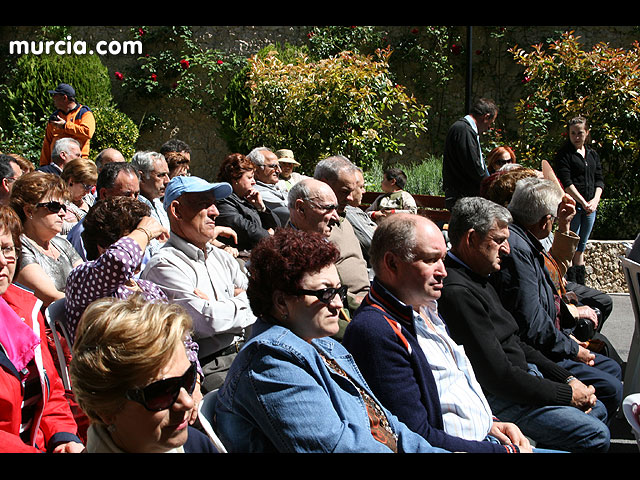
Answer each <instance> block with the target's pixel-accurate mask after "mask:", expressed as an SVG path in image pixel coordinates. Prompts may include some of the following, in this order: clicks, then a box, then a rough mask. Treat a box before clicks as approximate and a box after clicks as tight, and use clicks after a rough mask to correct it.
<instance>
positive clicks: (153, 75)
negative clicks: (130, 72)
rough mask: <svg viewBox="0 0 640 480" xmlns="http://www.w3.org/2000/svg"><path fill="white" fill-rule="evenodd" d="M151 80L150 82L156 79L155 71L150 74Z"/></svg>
mask: <svg viewBox="0 0 640 480" xmlns="http://www.w3.org/2000/svg"><path fill="white" fill-rule="evenodd" d="M151 81H152V82H157V81H158V76H157V75H156V74H155V73H152V74H151Z"/></svg>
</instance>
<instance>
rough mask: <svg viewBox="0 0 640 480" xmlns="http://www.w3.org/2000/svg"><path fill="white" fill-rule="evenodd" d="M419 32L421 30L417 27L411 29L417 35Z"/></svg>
mask: <svg viewBox="0 0 640 480" xmlns="http://www.w3.org/2000/svg"><path fill="white" fill-rule="evenodd" d="M418 32H419V30H418V29H417V28H414V29H412V30H411V33H413V34H415V35H417V34H418Z"/></svg>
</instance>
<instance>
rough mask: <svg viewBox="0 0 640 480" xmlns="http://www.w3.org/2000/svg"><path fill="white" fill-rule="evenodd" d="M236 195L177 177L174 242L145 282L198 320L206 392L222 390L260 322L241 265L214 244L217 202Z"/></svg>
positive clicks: (168, 192)
mask: <svg viewBox="0 0 640 480" xmlns="http://www.w3.org/2000/svg"><path fill="white" fill-rule="evenodd" d="M231 192H232V190H231V185H229V184H228V183H224V182H223V183H209V182H207V181H206V180H203V179H201V178H198V177H186V176H177V177H174V178H172V179H171V181H170V182H169V183H168V184H167V187H166V189H165V193H164V208H165V210H166V211H167V215H168V217H169V225H170V235H169V240H168V241H167V242H166V243H165V244H164V246H163V247H162V248H160V249H159V250H158V251H157V252H156V253H155V254H154V255H153V256H152V257H151V259H150V260H149V263H147V265H146V266H145V268H144V270H143V271H142V273H141V278H143V279H146V280H149V281H152V282H154V283H155V284H157V285H158V286H159V287H160V288H162V290H163V291H164V292H165V294H166V295H167V297H168V298H169V300H170V301H171V302H175V303H178V304H180V305H182V306H183V307H184V308H185V309H186V311H187V312H188V313H189V314H190V315H191V317H192V319H193V328H194V335H193V336H194V340H195V341H196V342H197V343H198V345H199V360H200V365H201V366H202V370H203V372H204V374H205V379H204V381H203V384H202V390H203V392H208V391H211V390H214V389H216V388H218V387H219V386H220V385H222V383H223V382H224V378H225V376H226V373H227V370H228V368H229V366H230V365H231V362H232V361H233V359H234V358H235V356H236V354H237V352H238V350H239V349H240V347H241V345H242V343H243V342H244V338H245V334H246V333H247V329H248V328H249V327H251V325H252V324H253V323H254V322H255V316H254V314H253V312H252V311H251V308H250V306H249V300H248V298H247V294H246V291H245V290H246V288H247V283H248V281H247V277H246V275H245V273H244V271H243V270H242V269H241V267H240V264H239V263H238V261H237V260H236V259H235V258H234V257H233V256H232V255H231V254H229V253H227V252H225V251H224V250H222V249H220V248H217V247H215V246H213V245H212V244H211V240H213V239H214V238H215V237H216V234H217V231H218V230H217V229H216V222H215V219H216V217H217V216H218V214H219V212H218V209H217V207H216V201H217V200H219V199H221V198H225V197H227V196H228V195H230V194H231Z"/></svg>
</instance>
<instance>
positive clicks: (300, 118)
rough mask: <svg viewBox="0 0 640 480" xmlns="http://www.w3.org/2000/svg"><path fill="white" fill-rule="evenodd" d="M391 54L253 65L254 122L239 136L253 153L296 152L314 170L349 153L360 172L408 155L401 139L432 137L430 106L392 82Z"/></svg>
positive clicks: (273, 56) (271, 59) (275, 59)
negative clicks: (388, 157) (267, 149)
mask: <svg viewBox="0 0 640 480" xmlns="http://www.w3.org/2000/svg"><path fill="white" fill-rule="evenodd" d="M390 54H391V52H390V51H389V50H378V51H377V52H376V54H375V55H371V56H366V55H360V54H355V53H352V52H342V53H340V54H339V55H335V56H332V57H329V58H326V59H321V60H318V61H315V62H314V61H311V60H310V59H309V57H308V56H306V55H304V54H300V56H299V57H298V58H297V59H296V60H294V61H292V60H289V61H288V62H287V63H285V62H283V61H282V60H281V59H280V58H279V56H278V54H277V52H275V51H273V52H271V53H270V54H268V55H266V56H264V57H260V56H253V57H251V59H250V60H249V69H248V72H247V80H248V81H247V86H248V89H249V91H248V99H249V105H250V112H249V116H248V118H247V119H246V121H245V123H244V124H243V126H242V129H241V130H240V131H239V134H240V136H241V137H242V138H243V140H244V141H245V142H246V143H247V144H248V145H249V144H250V145H251V146H256V145H260V144H264V145H269V146H272V147H273V148H292V149H293V150H294V151H295V152H296V156H297V158H298V157H299V158H301V159H302V164H303V167H302V169H303V170H304V169H305V167H306V168H307V169H308V170H307V171H309V169H311V167H312V166H313V165H315V163H316V162H317V161H318V160H319V159H320V158H322V157H324V156H327V155H331V154H343V155H346V156H348V157H349V158H351V159H352V160H353V161H355V162H356V163H358V164H360V165H361V166H367V165H369V164H371V162H372V161H373V160H374V159H376V158H379V157H380V156H381V155H384V154H389V153H395V154H399V153H401V149H402V147H403V143H401V139H402V138H403V137H404V136H408V135H419V134H420V133H421V132H424V131H426V118H427V111H428V107H426V106H423V105H420V104H419V103H418V102H417V101H416V100H415V98H414V97H412V96H411V95H409V94H408V93H407V92H406V90H405V88H404V87H403V86H401V85H398V84H396V83H395V82H393V80H392V78H391V75H390V73H389V69H388V58H389V55H390Z"/></svg>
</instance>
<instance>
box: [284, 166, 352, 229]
mask: <svg viewBox="0 0 640 480" xmlns="http://www.w3.org/2000/svg"><path fill="white" fill-rule="evenodd" d="M337 208H338V200H337V199H336V195H335V194H334V193H333V190H331V187H330V186H329V185H327V184H326V183H324V182H321V181H319V180H316V179H314V178H306V179H304V180H301V181H300V182H298V183H296V184H295V185H294V186H293V187H291V190H290V191H289V224H288V226H290V227H292V228H295V229H297V230H302V231H304V232H318V233H321V234H322V235H324V236H325V237H327V238H329V236H330V235H331V229H332V228H333V226H334V225H337V224H338V223H339V221H340V218H339V217H338V212H337V211H336V209H337Z"/></svg>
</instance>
